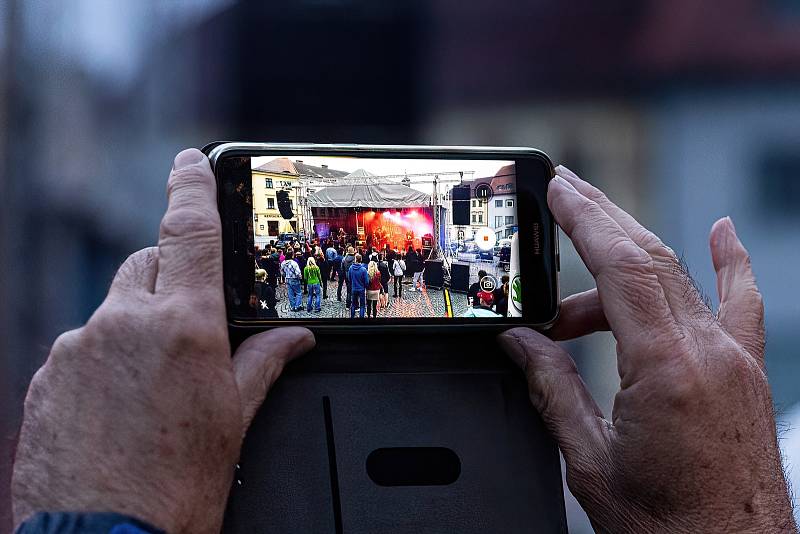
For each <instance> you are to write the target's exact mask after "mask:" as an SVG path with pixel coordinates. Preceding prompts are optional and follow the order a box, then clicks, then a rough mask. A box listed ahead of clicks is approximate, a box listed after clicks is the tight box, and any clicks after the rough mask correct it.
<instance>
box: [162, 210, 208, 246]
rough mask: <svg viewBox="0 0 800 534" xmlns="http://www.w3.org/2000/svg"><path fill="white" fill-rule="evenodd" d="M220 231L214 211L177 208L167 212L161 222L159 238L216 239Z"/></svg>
mask: <svg viewBox="0 0 800 534" xmlns="http://www.w3.org/2000/svg"><path fill="white" fill-rule="evenodd" d="M221 232H222V230H221V227H220V220H219V214H218V213H217V212H216V210H211V209H201V208H194V207H192V208H189V207H179V208H173V209H170V210H168V211H167V213H166V214H165V215H164V218H163V219H162V220H161V236H162V237H164V238H170V237H186V236H191V237H193V238H195V239H202V238H204V237H205V238H209V239H218V238H219V237H220V234H221Z"/></svg>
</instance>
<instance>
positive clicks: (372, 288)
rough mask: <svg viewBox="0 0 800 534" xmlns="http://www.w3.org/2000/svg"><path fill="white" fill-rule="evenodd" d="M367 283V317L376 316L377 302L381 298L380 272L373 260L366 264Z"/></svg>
mask: <svg viewBox="0 0 800 534" xmlns="http://www.w3.org/2000/svg"><path fill="white" fill-rule="evenodd" d="M367 274H368V275H369V283H368V285H367V317H370V316H371V317H378V303H379V302H380V298H381V287H382V286H381V272H380V270H379V269H378V264H377V263H376V262H374V261H371V262H369V264H368V265H367Z"/></svg>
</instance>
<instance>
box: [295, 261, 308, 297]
mask: <svg viewBox="0 0 800 534" xmlns="http://www.w3.org/2000/svg"><path fill="white" fill-rule="evenodd" d="M304 249H305V247H303V246H300V247H299V248H296V249H295V252H294V260H295V261H296V262H297V266H298V267H300V272H301V273H302V272H303V269H305V268H306V262H307V261H308V253H307V252H304ZM301 278H302V277H301ZM302 285H303V295H305V294H306V293H308V284H306V282H305V280H302ZM300 307H301V308H302V307H303V306H302V305H301V306H300Z"/></svg>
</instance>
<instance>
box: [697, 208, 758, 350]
mask: <svg viewBox="0 0 800 534" xmlns="http://www.w3.org/2000/svg"><path fill="white" fill-rule="evenodd" d="M709 241H710V245H711V260H712V262H713V263H714V270H715V271H716V272H717V293H718V294H719V312H718V317H719V322H720V323H721V324H722V327H723V328H724V329H725V330H726V331H727V332H728V333H729V334H730V335H731V336H733V338H734V339H735V340H736V341H737V342H738V343H740V344H741V345H742V346H743V347H744V348H745V350H747V351H748V352H749V353H750V355H751V356H753V357H754V358H757V359H759V360H761V361H763V358H764V302H763V301H762V299H761V293H760V292H759V291H758V286H757V285H756V279H755V276H754V275H753V270H752V268H751V266H750V255H749V254H748V253H747V250H746V249H745V248H744V245H742V242H741V241H740V240H739V237H738V236H737V235H736V228H735V227H734V226H733V221H731V219H730V217H725V218H723V219H720V220H718V221H717V222H715V223H714V226H712V227H711V236H710V239H709Z"/></svg>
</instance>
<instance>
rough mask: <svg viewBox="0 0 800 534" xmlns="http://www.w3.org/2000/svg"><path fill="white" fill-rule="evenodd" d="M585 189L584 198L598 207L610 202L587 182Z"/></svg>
mask: <svg viewBox="0 0 800 534" xmlns="http://www.w3.org/2000/svg"><path fill="white" fill-rule="evenodd" d="M585 187H586V194H585V195H584V196H585V197H586V198H588V199H589V200H591V201H593V202H595V203H597V204H600V205H603V204H606V203H610V202H611V201H610V200H609V199H608V196H607V195H606V194H605V193H603V192H602V191H601V190H600V189H598V188H596V187H595V186H593V185H591V184H589V183H588V182H587V185H586V186H585Z"/></svg>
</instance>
